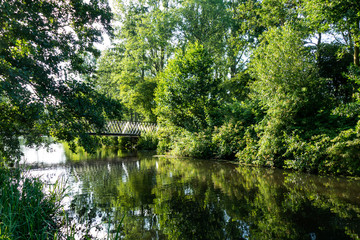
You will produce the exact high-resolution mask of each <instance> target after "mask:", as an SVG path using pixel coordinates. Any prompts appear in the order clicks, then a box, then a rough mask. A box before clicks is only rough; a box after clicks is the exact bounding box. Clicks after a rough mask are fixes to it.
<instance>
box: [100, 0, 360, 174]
mask: <svg viewBox="0 0 360 240" xmlns="http://www.w3.org/2000/svg"><path fill="white" fill-rule="evenodd" d="M114 9H116V12H115V17H116V19H117V21H118V22H117V23H118V26H117V27H115V35H114V44H113V45H112V47H110V48H109V49H108V50H106V51H104V52H103V53H102V55H101V57H100V60H99V61H98V65H97V69H98V72H97V77H96V84H97V86H98V87H99V90H100V92H104V93H107V94H109V95H110V96H111V97H112V98H113V99H118V100H119V101H120V102H121V103H122V105H123V106H124V117H127V118H132V117H133V116H135V115H136V116H137V118H139V119H142V120H147V121H157V123H158V125H159V130H158V132H157V134H156V136H153V138H149V136H146V138H147V139H155V141H153V140H152V143H156V142H157V146H156V149H157V151H158V153H159V154H165V153H166V154H172V155H178V156H189V157H197V158H225V159H233V160H236V161H239V162H241V163H246V164H252V165H261V166H269V167H278V168H287V169H293V170H298V171H306V172H311V173H321V174H324V173H325V174H328V173H330V174H338V175H351V176H359V175H360V155H359V154H360V144H359V127H360V122H359V113H360V112H359V110H360V104H359V101H360V99H359V84H360V75H359V73H360V68H359V47H360V46H359V45H360V40H359V39H360V31H359V30H360V27H359V22H360V17H359V13H360V4H359V3H357V2H356V3H355V2H353V1H341V0H336V1H331V2H329V1H325V0H321V1H314V0H303V1H292V0H290V1H284V0H266V1H257V0H239V1H226V0H212V1H201V0H185V1H181V3H180V2H178V1H157V2H154V1H148V0H139V1H131V2H125V1H120V0H119V1H115V8H114ZM143 140H144V138H142V140H141V141H143ZM143 142H144V141H143ZM152 146H153V147H154V144H153V145H152Z"/></svg>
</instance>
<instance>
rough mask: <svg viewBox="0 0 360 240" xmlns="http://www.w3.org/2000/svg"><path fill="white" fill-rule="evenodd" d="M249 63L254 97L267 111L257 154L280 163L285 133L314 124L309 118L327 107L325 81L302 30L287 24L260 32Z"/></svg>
mask: <svg viewBox="0 0 360 240" xmlns="http://www.w3.org/2000/svg"><path fill="white" fill-rule="evenodd" d="M250 65H251V71H252V75H253V77H254V78H255V79H256V80H255V82H254V83H253V85H252V90H253V91H254V97H255V98H256V99H259V100H260V102H261V104H262V106H263V107H264V108H265V109H266V110H267V116H266V117H265V119H264V120H263V122H262V124H263V132H262V133H261V138H260V142H259V144H260V149H259V156H260V157H261V158H264V159H263V160H265V161H268V162H269V163H268V164H270V165H272V164H275V165H278V166H281V164H282V162H281V155H282V154H283V153H284V152H283V151H284V145H283V142H282V139H283V137H284V134H286V133H291V132H292V131H294V130H295V129H298V130H300V131H301V130H302V129H301V128H303V129H306V128H311V127H315V126H314V122H312V121H311V119H313V117H314V116H315V115H316V113H317V112H318V111H319V110H320V109H321V108H323V107H325V106H326V104H325V103H326V102H325V101H324V99H326V94H325V93H326V91H324V83H325V82H324V81H323V80H322V79H321V78H319V77H318V73H317V69H316V64H315V58H314V56H312V55H311V53H310V51H309V50H308V49H306V48H305V47H304V41H303V40H302V38H301V33H299V32H298V31H296V30H294V29H292V27H291V26H288V25H285V26H284V27H281V28H270V30H269V31H268V32H266V33H265V34H264V35H263V37H262V41H261V44H260V45H259V47H258V48H257V49H256V50H255V52H254V56H253V58H252V60H251V63H250ZM277 161H279V162H277Z"/></svg>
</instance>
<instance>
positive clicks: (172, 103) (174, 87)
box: [155, 43, 220, 132]
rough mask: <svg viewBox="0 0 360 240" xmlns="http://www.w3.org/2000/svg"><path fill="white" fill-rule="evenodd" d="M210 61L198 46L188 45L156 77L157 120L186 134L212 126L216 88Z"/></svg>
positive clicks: (215, 114) (207, 55) (215, 103)
mask: <svg viewBox="0 0 360 240" xmlns="http://www.w3.org/2000/svg"><path fill="white" fill-rule="evenodd" d="M213 64H214V61H213V59H212V57H211V55H210V53H209V51H208V50H207V49H205V47H203V46H202V45H200V44H198V43H195V44H190V45H189V46H188V48H187V49H186V51H185V53H184V54H183V53H182V52H181V51H178V52H177V53H176V56H175V59H173V60H172V61H170V62H169V64H168V66H167V68H166V69H165V71H164V73H162V74H161V75H160V76H159V83H158V87H157V89H156V92H155V97H156V98H155V100H156V104H157V105H156V107H157V108H156V112H157V114H158V116H159V117H160V118H162V119H163V120H166V121H169V122H170V123H171V124H173V125H175V126H178V127H183V128H185V129H186V130H188V131H192V132H198V131H202V130H205V129H206V128H208V127H211V126H214V125H216V121H218V120H219V118H218V116H217V115H218V114H220V113H218V99H217V97H218V85H219V81H220V79H218V78H216V76H215V74H214V68H213Z"/></svg>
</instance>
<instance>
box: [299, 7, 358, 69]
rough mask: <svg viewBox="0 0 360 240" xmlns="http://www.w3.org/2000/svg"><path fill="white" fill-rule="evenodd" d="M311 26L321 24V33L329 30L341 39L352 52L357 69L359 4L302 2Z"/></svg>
mask: <svg viewBox="0 0 360 240" xmlns="http://www.w3.org/2000/svg"><path fill="white" fill-rule="evenodd" d="M304 5H305V9H306V12H307V18H308V19H309V20H310V22H311V24H319V23H322V24H323V25H324V26H325V27H322V29H321V30H322V31H325V30H328V29H331V30H333V31H335V33H337V34H340V35H341V36H342V37H343V41H344V42H345V43H346V44H347V46H348V47H349V48H350V49H351V50H352V52H353V57H354V65H355V66H357V67H359V66H360V64H359V61H360V60H359V54H360V51H359V48H360V2H358V1H352V0H335V1H329V0H320V1H316V0H307V1H305V2H304Z"/></svg>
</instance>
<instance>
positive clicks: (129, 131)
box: [89, 120, 157, 137]
mask: <svg viewBox="0 0 360 240" xmlns="http://www.w3.org/2000/svg"><path fill="white" fill-rule="evenodd" d="M156 130H157V125H156V123H153V122H130V121H116V120H115V121H108V122H107V123H106V125H105V128H104V129H103V130H102V131H100V132H98V131H95V130H92V131H91V132H89V134H90V135H99V136H125V137H138V136H140V135H141V134H143V133H147V132H155V131H156Z"/></svg>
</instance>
